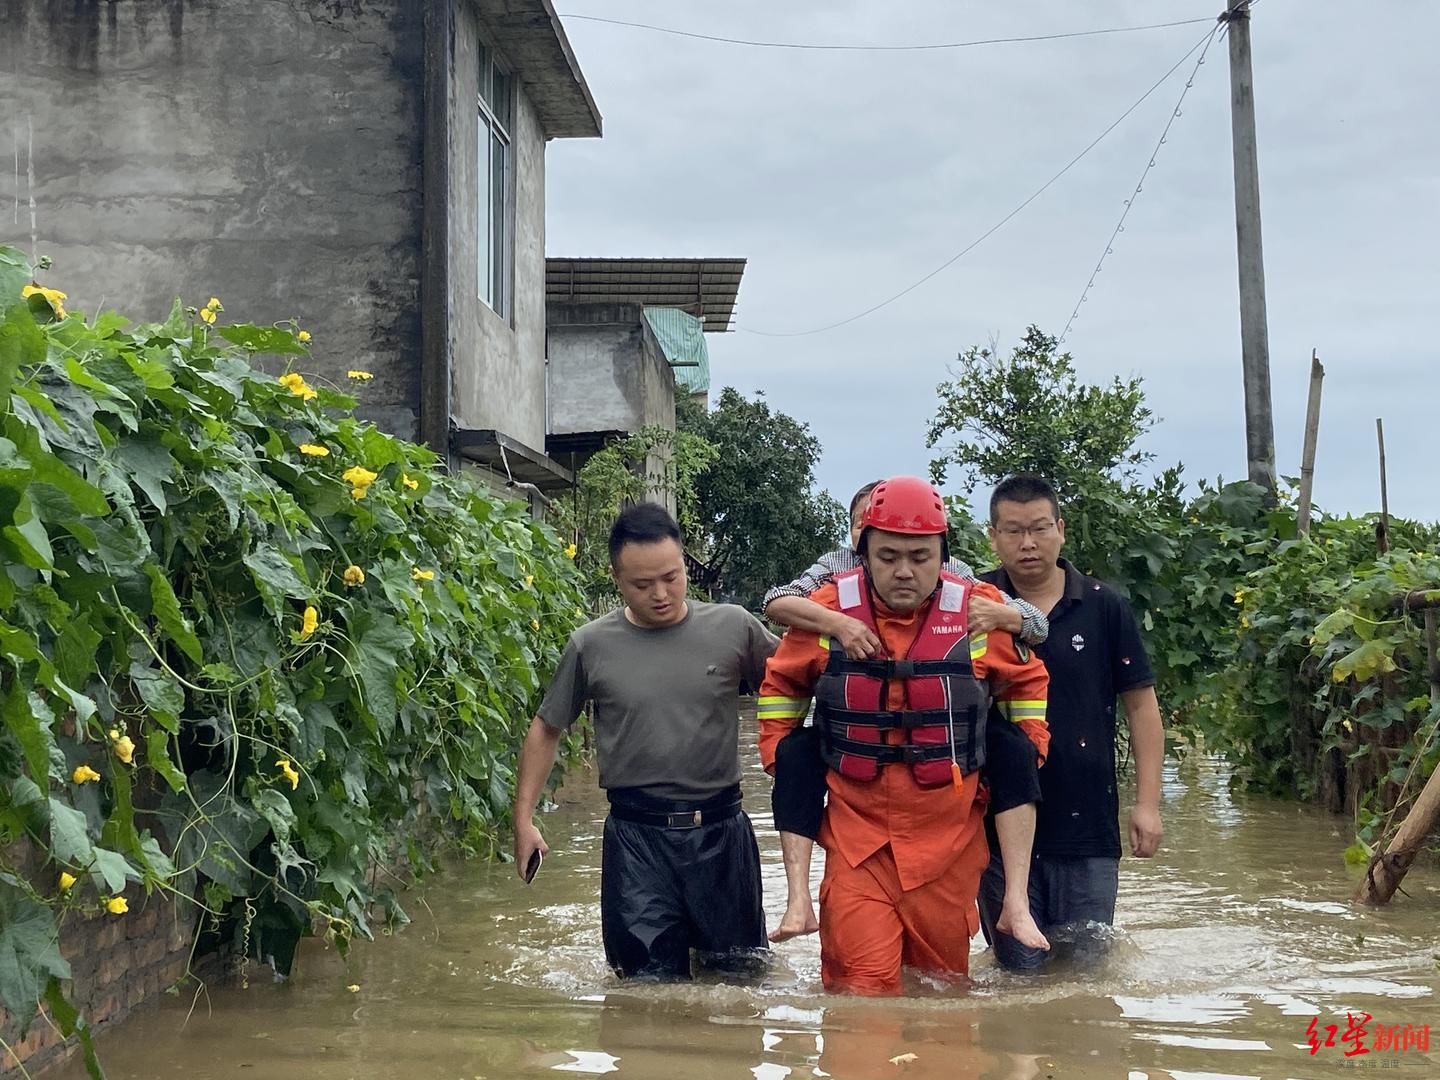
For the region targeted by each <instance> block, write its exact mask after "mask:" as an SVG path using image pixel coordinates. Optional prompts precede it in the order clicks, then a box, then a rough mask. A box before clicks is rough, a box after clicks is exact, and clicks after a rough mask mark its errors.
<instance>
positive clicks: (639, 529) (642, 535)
mask: <svg viewBox="0 0 1440 1080" xmlns="http://www.w3.org/2000/svg"><path fill="white" fill-rule="evenodd" d="M662 540H674V541H675V542H676V543H677V544H680V545H681V546H682V547H683V546H684V544H683V543H682V542H681V540H680V526H679V525H677V524H676V523H675V519H674V518H673V517H671V516H670V511H669V510H666V509H665V507H663V506H661V505H660V504H659V503H653V502H643V503H636V504H635V505H634V506H627V507H626V508H625V509H624V510H621V511H620V516H619V517H617V518H616V519H615V524H614V525H612V526H610V565H611V566H614V565H616V563H617V561H618V560H619V558H620V549H621V548H623V547H624V546H625V545H626V544H658V543H659V542H660V541H662Z"/></svg>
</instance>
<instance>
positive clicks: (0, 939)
mask: <svg viewBox="0 0 1440 1080" xmlns="http://www.w3.org/2000/svg"><path fill="white" fill-rule="evenodd" d="M52 976H53V977H54V978H57V979H68V978H70V965H69V963H68V962H66V960H65V957H63V956H61V955H60V930H59V928H58V927H57V926H56V925H55V915H54V913H53V912H51V910H50V909H49V908H48V907H46V906H45V905H44V904H37V903H35V901H33V900H31V899H30V898H29V897H28V896H26V895H25V894H24V893H22V892H21V891H20V890H19V889H17V888H15V887H13V886H11V885H7V884H6V883H5V882H3V881H0V1004H3V1005H4V1006H5V1009H6V1011H8V1012H9V1013H10V1015H11V1016H13V1017H14V1018H15V1019H16V1020H17V1021H18V1023H19V1026H20V1028H21V1030H24V1029H25V1028H28V1027H29V1026H30V1021H31V1020H33V1019H34V1017H35V1012H36V1008H37V1005H38V1003H39V1001H40V995H41V993H42V992H43V991H44V989H45V986H46V983H47V982H48V981H49V979H50V978H51V977H52Z"/></svg>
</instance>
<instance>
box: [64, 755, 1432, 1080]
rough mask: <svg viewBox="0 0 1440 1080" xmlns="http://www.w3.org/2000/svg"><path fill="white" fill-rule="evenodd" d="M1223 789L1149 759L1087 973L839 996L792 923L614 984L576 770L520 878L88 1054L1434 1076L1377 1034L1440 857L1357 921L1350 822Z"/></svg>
mask: <svg viewBox="0 0 1440 1080" xmlns="http://www.w3.org/2000/svg"><path fill="white" fill-rule="evenodd" d="M749 742H750V745H752V746H753V739H750V740H749ZM1225 779H1226V774H1225V772H1224V770H1223V768H1222V767H1221V766H1219V765H1217V764H1215V763H1213V762H1207V761H1191V762H1187V763H1186V764H1184V765H1182V766H1176V765H1174V764H1171V765H1170V766H1168V767H1167V773H1166V781H1165V786H1164V806H1163V813H1164V818H1165V826H1166V837H1165V844H1164V846H1163V848H1162V851H1161V854H1160V857H1158V858H1156V859H1154V860H1150V861H1146V862H1141V861H1136V860H1132V859H1128V858H1127V859H1126V860H1125V861H1124V862H1123V863H1122V870H1121V878H1120V888H1121V893H1120V905H1119V911H1118V915H1117V922H1118V931H1117V937H1116V941H1115V942H1114V946H1113V949H1112V952H1111V954H1110V956H1109V958H1108V959H1107V960H1106V961H1105V963H1104V965H1103V966H1102V967H1100V968H1099V969H1098V970H1090V971H1076V970H1068V971H1067V970H1065V969H1064V968H1063V967H1062V968H1061V969H1059V970H1056V971H1054V972H1052V973H1049V974H1045V975H1042V976H1032V977H1028V978H1022V977H1019V976H1015V975H1011V974H1008V973H1006V972H1004V971H1002V970H1000V969H999V968H997V967H996V966H995V965H994V964H993V962H992V959H991V956H990V954H989V952H988V950H986V949H985V946H984V941H983V939H982V938H978V937H977V938H976V941H975V953H974V956H973V959H972V975H973V976H974V980H975V981H974V985H973V986H972V987H971V988H970V989H969V990H968V991H964V990H957V989H954V988H942V987H939V986H931V985H926V984H925V983H924V981H923V980H922V981H917V983H916V984H915V986H914V987H913V993H911V994H909V995H908V996H906V997H904V998H900V999H889V1000H860V999H850V998H841V997H835V996H830V995H827V994H825V993H824V992H823V991H822V990H821V988H820V985H819V952H818V945H817V942H816V940H815V938H813V937H811V938H805V939H801V940H798V941H794V942H788V943H786V944H784V945H782V946H780V947H779V948H777V949H776V951H775V956H774V960H773V963H772V966H771V970H770V972H769V974H768V976H767V977H765V979H764V980H763V981H762V982H761V983H760V984H758V985H736V984H726V983H724V982H720V981H706V980H701V981H697V982H695V983H691V984H687V985H671V986H655V985H647V986H624V985H620V984H619V983H617V982H616V981H615V980H614V979H613V978H612V977H611V976H610V974H609V971H608V969H607V968H606V967H605V963H604V958H603V955H602V952H601V947H600V932H599V892H600V862H599V860H600V830H601V822H602V820H603V816H604V806H605V804H604V799H603V797H602V796H601V795H600V794H599V792H597V791H596V790H595V788H594V781H593V779H592V778H590V777H576V778H575V779H574V780H573V781H572V782H571V783H570V784H569V785H568V786H567V788H566V789H565V791H563V792H562V793H561V796H560V798H559V805H558V807H557V808H555V809H554V810H553V811H552V812H550V813H548V814H546V815H545V816H544V818H543V819H542V822H541V827H542V830H543V831H544V832H545V834H546V837H547V839H548V841H549V843H550V845H551V854H550V856H549V857H548V858H547V859H546V860H545V865H544V868H543V869H542V871H541V873H540V875H539V877H538V878H537V879H536V882H535V884H534V885H532V886H530V887H526V886H524V885H522V884H521V883H520V882H519V881H518V880H517V879H516V878H515V876H514V873H513V870H512V869H511V868H510V867H509V866H497V865H486V864H480V863H469V864H464V865H459V866H455V867H452V868H450V869H448V870H447V871H446V872H445V873H443V874H441V875H439V876H437V877H435V878H433V879H431V881H430V882H428V883H427V884H426V886H425V888H424V893H423V900H422V899H421V898H420V897H419V896H416V895H413V894H412V895H411V896H410V897H409V898H408V900H407V902H406V906H407V910H409V912H410V914H411V916H412V918H413V919H414V922H413V924H412V925H411V926H410V927H409V928H408V929H407V930H405V931H404V932H402V933H400V934H397V935H395V936H394V937H387V938H381V939H380V940H379V941H378V942H376V943H374V944H361V945H358V946H357V947H356V948H355V950H354V951H353V952H352V955H351V957H350V959H349V961H348V963H347V962H346V961H344V960H342V959H341V958H340V957H338V956H337V955H336V954H335V953H334V952H333V951H331V950H327V949H326V948H325V947H324V946H323V945H321V944H320V943H318V942H306V943H304V946H303V947H302V950H301V953H300V956H299V959H298V961H297V969H296V973H295V975H294V977H293V978H292V979H291V980H290V981H289V982H287V983H283V984H282V983H275V982H273V981H271V980H270V978H269V976H268V975H261V976H259V977H256V976H254V975H252V977H251V980H250V985H249V987H248V988H247V989H242V988H241V987H240V986H239V985H238V984H233V985H214V986H211V987H210V988H209V991H208V996H206V997H204V998H202V999H201V1000H200V1001H199V1003H198V1004H196V1005H195V1006H194V1008H193V1011H192V1010H191V1005H192V1002H191V1000H190V997H189V995H188V994H186V995H185V997H184V998H183V999H175V1000H167V1001H166V1002H165V1003H164V1004H163V1005H161V1006H159V1007H157V1008H153V1009H148V1010H144V1011H142V1012H140V1013H138V1014H136V1015H135V1016H133V1017H132V1018H131V1020H129V1021H128V1022H126V1023H125V1024H123V1025H121V1026H120V1027H118V1028H116V1029H115V1030H113V1031H111V1032H109V1033H107V1034H106V1035H104V1036H103V1037H101V1038H100V1039H99V1044H100V1051H101V1056H102V1060H103V1061H104V1063H105V1066H106V1069H107V1071H108V1074H109V1076H110V1077H111V1080H129V1078H135V1080H140V1078H144V1080H164V1078H171V1077H174V1078H184V1080H231V1078H235V1080H271V1078H275V1080H279V1078H285V1080H381V1078H387V1080H388V1078H391V1077H403V1078H411V1077H414V1078H424V1080H429V1078H432V1077H433V1078H437V1080H479V1078H486V1080H496V1078H509V1077H547V1078H549V1080H562V1078H564V1077H575V1076H613V1077H618V1078H624V1080H630V1078H646V1080H651V1078H653V1080H671V1078H684V1080H691V1078H693V1080H712V1078H720V1077H725V1078H731V1077H739V1078H744V1077H747V1076H749V1077H754V1078H756V1080H780V1078H782V1077H792V1078H801V1077H825V1076H833V1077H839V1078H849V1077H855V1078H868V1077H897V1078H899V1077H903V1078H906V1080H913V1078H920V1077H926V1078H931V1077H933V1078H941V1077H943V1078H946V1080H962V1078H975V1080H980V1078H985V1080H1032V1078H1035V1080H1039V1078H1046V1080H1049V1078H1052V1077H1054V1078H1059V1077H1066V1078H1092V1077H1106V1078H1112V1077H1115V1078H1120V1080H1142V1078H1152V1080H1161V1078H1173V1080H1201V1078H1215V1077H1264V1078H1270V1077H1297V1078H1311V1077H1329V1076H1339V1075H1345V1074H1344V1073H1342V1072H1341V1070H1344V1069H1361V1068H1363V1069H1367V1070H1374V1071H1376V1072H1382V1071H1383V1072H1385V1073H1387V1074H1388V1075H1394V1076H1398V1077H1402V1078H1403V1077H1414V1078H1416V1080H1419V1078H1421V1077H1424V1076H1432V1077H1433V1076H1436V1075H1440V1070H1437V1065H1440V1031H1436V1032H1435V1035H1436V1037H1437V1038H1436V1041H1435V1042H1434V1044H1433V1045H1432V1048H1431V1049H1429V1050H1428V1051H1422V1050H1420V1049H1418V1048H1416V1047H1415V1046H1414V1045H1411V1046H1410V1048H1408V1049H1400V1050H1390V1049H1380V1048H1378V1044H1377V1041H1376V1037H1377V1034H1378V1032H1379V1029H1380V1028H1381V1027H1384V1028H1387V1029H1389V1028H1393V1027H1397V1026H1398V1027H1399V1028H1402V1029H1403V1028H1404V1027H1405V1026H1406V1025H1413V1029H1418V1028H1420V1027H1422V1026H1424V1025H1430V1026H1432V1027H1440V1008H1437V1005H1440V959H1437V953H1440V874H1437V873H1436V872H1435V871H1434V870H1433V869H1429V868H1419V869H1416V870H1413V871H1411V873H1410V875H1409V876H1408V877H1407V879H1406V882H1405V887H1406V890H1407V891H1408V892H1409V893H1410V896H1409V897H1408V898H1407V897H1405V896H1398V897H1397V898H1396V900H1395V902H1394V903H1393V905H1391V906H1390V907H1389V908H1387V909H1384V910H1380V911H1360V910H1356V909H1354V908H1352V907H1351V906H1350V905H1349V904H1348V896H1349V894H1350V892H1351V889H1352V880H1351V878H1350V877H1349V876H1348V875H1347V873H1346V870H1345V868H1344V866H1343V864H1342V862H1341V852H1342V850H1343V849H1344V847H1345V845H1346V844H1347V843H1348V841H1349V836H1348V831H1347V828H1346V823H1345V822H1343V821H1341V820H1339V819H1332V818H1329V817H1326V816H1323V815H1319V814H1317V813H1315V812H1314V811H1312V810H1310V809H1308V808H1304V807H1300V806H1296V805H1292V804H1284V803H1276V802H1270V801H1265V800H1258V799H1250V798H1244V797H1239V796H1236V797H1232V796H1231V795H1230V794H1229V793H1228V792H1227V786H1226V783H1225ZM746 802H747V806H748V807H749V809H750V813H751V816H752V818H753V819H754V821H755V825H756V829H757V832H758V833H759V836H760V845H761V853H762V857H763V859H764V866H765V888H766V910H767V912H768V913H769V917H770V920H771V924H772V925H773V924H774V922H775V921H776V920H777V919H778V917H779V912H780V910H781V908H782V907H783V898H784V879H783V875H782V872H781V868H780V856H779V845H778V843H777V841H776V837H775V834H774V831H773V829H772V828H771V824H770V819H769V814H768V809H769V800H768V787H767V780H766V777H765V776H764V774H763V773H762V772H761V771H760V770H759V768H758V765H757V764H756V763H755V761H754V758H753V753H752V754H751V755H750V761H749V765H748V768H747V777H746ZM818 861H819V860H818V859H817V862H818ZM352 985H354V986H358V989H356V990H353V991H352V990H349V989H347V987H349V986H352ZM187 1013H188V1014H189V1015H188V1019H187ZM1347 1013H1348V1014H1350V1016H1352V1017H1354V1019H1355V1020H1356V1021H1357V1022H1360V1021H1363V1017H1364V1016H1365V1015H1366V1014H1368V1015H1369V1017H1370V1019H1369V1021H1368V1022H1365V1023H1364V1025H1363V1026H1364V1029H1365V1033H1364V1035H1363V1036H1361V1037H1360V1038H1359V1039H1358V1040H1357V1039H1355V1038H1352V1039H1351V1040H1350V1041H1348V1042H1347V1041H1344V1040H1343V1036H1344V1035H1345V1033H1346V1031H1347V1028H1351V1025H1350V1024H1349V1023H1348V1022H1347ZM1312 1018H1314V1019H1315V1020H1316V1021H1317V1024H1316V1032H1317V1035H1318V1038H1319V1041H1320V1043H1321V1045H1320V1047H1319V1050H1318V1052H1316V1053H1314V1054H1312V1053H1311V1049H1310V1045H1309V1040H1308V1038H1307V1028H1308V1027H1309V1025H1310V1022H1311V1020H1312ZM1329 1025H1335V1027H1336V1028H1337V1031H1336V1032H1335V1033H1334V1034H1333V1036H1332V1038H1333V1043H1334V1045H1333V1046H1326V1045H1324V1043H1325V1042H1326V1040H1327V1031H1326V1028H1327V1027H1328V1026H1329ZM1351 1030H1352V1031H1353V1030H1354V1029H1353V1028H1351ZM1357 1047H1359V1048H1363V1049H1365V1050H1367V1051H1369V1052H1368V1053H1363V1054H1362V1053H1355V1054H1353V1056H1351V1057H1349V1058H1347V1057H1346V1056H1345V1055H1346V1052H1347V1050H1349V1051H1353V1050H1355V1049H1356V1048H1357ZM910 1055H913V1057H912V1056H910ZM50 1075H51V1076H54V1077H65V1078H69V1077H74V1078H75V1080H79V1078H80V1077H82V1076H83V1075H84V1073H83V1069H82V1068H81V1067H80V1066H79V1064H78V1062H74V1061H72V1062H71V1063H69V1064H67V1065H66V1066H63V1067H62V1068H60V1069H59V1070H57V1071H56V1072H54V1073H52V1074H50Z"/></svg>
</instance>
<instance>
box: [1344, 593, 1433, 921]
mask: <svg viewBox="0 0 1440 1080" xmlns="http://www.w3.org/2000/svg"><path fill="white" fill-rule="evenodd" d="M1395 606H1396V607H1398V608H1400V609H1401V610H1403V611H1416V610H1420V609H1423V610H1424V612H1425V652H1426V660H1427V667H1428V669H1429V678H1430V701H1431V703H1433V704H1437V705H1440V633H1437V631H1436V625H1437V622H1440V619H1437V617H1436V616H1437V610H1440V589H1430V590H1420V591H1417V592H1412V593H1408V594H1406V595H1404V596H1398V597H1396V598H1395ZM1437 820H1440V769H1436V770H1435V771H1434V772H1433V773H1431V774H1430V779H1429V780H1427V781H1426V782H1425V786H1424V787H1423V788H1422V789H1421V791H1420V797H1419V798H1417V799H1416V800H1415V804H1414V805H1413V806H1412V807H1410V813H1409V814H1407V815H1406V817H1405V820H1404V821H1403V822H1401V823H1400V828H1399V829H1397V830H1396V832H1395V835H1394V837H1392V838H1391V840H1390V843H1389V844H1387V845H1386V846H1385V851H1384V853H1383V854H1381V855H1377V856H1375V857H1374V858H1373V859H1371V860H1370V866H1369V867H1368V868H1367V869H1366V871H1365V879H1364V880H1363V881H1362V882H1360V887H1359V889H1357V890H1356V892H1355V899H1356V901H1357V902H1359V903H1362V904H1385V903H1389V901H1390V898H1391V897H1393V896H1394V895H1395V892H1396V890H1397V889H1399V888H1400V882H1401V881H1402V880H1404V877H1405V873H1406V871H1408V870H1409V869H1410V864H1411V863H1413V862H1414V861H1415V856H1416V854H1417V853H1418V852H1419V851H1420V848H1421V846H1422V845H1423V844H1424V843H1425V838H1426V837H1427V836H1429V835H1430V830H1431V829H1433V828H1434V827H1435V822H1436V821H1437Z"/></svg>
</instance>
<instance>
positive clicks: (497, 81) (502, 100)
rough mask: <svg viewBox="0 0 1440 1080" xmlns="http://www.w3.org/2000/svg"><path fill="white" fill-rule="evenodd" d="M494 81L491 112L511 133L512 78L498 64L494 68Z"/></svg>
mask: <svg viewBox="0 0 1440 1080" xmlns="http://www.w3.org/2000/svg"><path fill="white" fill-rule="evenodd" d="M494 72H495V76H494V80H493V83H492V90H491V94H490V99H489V100H490V110H491V112H493V113H494V114H495V119H497V120H499V121H500V126H501V127H503V128H504V129H505V131H506V132H507V133H509V131H510V99H511V94H510V76H509V74H507V73H506V72H504V71H502V70H500V66H499V65H498V64H497V65H495V67H494Z"/></svg>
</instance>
